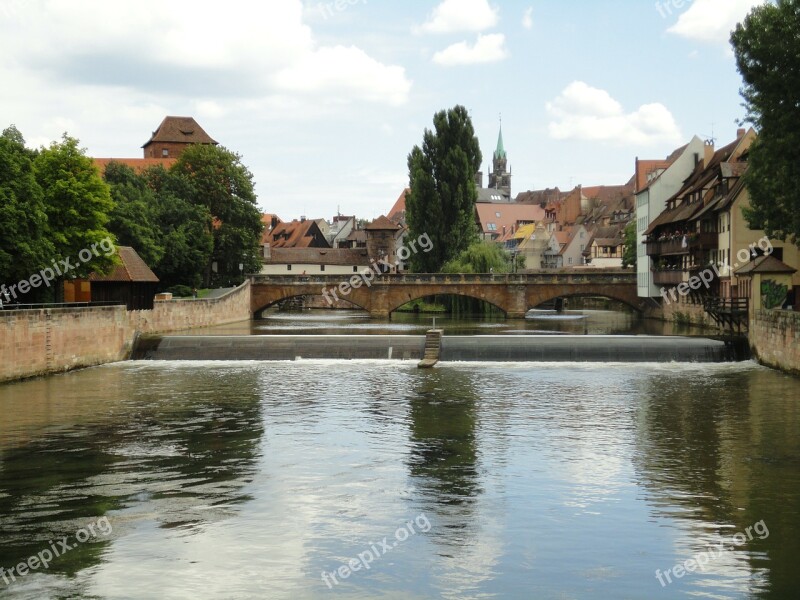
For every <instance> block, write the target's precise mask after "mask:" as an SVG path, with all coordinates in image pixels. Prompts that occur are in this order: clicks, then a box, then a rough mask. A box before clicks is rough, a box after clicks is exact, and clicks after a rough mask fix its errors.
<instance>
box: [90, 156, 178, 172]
mask: <svg viewBox="0 0 800 600" xmlns="http://www.w3.org/2000/svg"><path fill="white" fill-rule="evenodd" d="M92 160H93V161H94V166H95V167H97V170H98V171H100V175H103V174H104V173H105V172H106V167H107V166H108V164H109V163H111V162H116V163H120V164H123V165H127V166H129V167H130V168H131V169H133V170H134V171H136V172H137V173H141V172H142V171H145V170H146V169H149V168H150V167H157V166H159V165H161V166H162V167H164V168H165V169H169V168H170V167H171V166H172V165H174V164H175V161H176V160H177V159H175V158H93V159H92Z"/></svg>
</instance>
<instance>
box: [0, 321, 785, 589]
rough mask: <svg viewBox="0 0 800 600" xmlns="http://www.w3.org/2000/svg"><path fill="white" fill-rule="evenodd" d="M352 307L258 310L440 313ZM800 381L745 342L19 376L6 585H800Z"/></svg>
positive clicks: (10, 452) (6, 462) (9, 469)
mask: <svg viewBox="0 0 800 600" xmlns="http://www.w3.org/2000/svg"><path fill="white" fill-rule="evenodd" d="M543 316H544V315H543ZM571 316H572V317H574V315H566V317H571ZM334 317H335V315H299V316H286V315H276V316H275V318H274V319H272V320H268V321H266V322H257V323H254V324H252V325H248V326H247V327H248V328H249V329H251V330H252V332H254V333H262V334H264V333H268V332H269V331H270V330H271V331H274V332H282V329H283V328H284V326H287V323H288V325H289V326H290V327H292V328H293V330H294V329H296V328H297V327H299V325H298V323H306V324H308V325H309V328H311V329H314V330H318V329H320V325H319V322H320V319H322V320H325V319H327V320H328V321H329V322H328V323H327V327H328V328H329V329H330V328H332V329H333V330H335V331H337V332H338V333H342V331H341V330H342V329H345V330H348V331H352V330H355V331H353V332H358V330H359V329H363V328H365V327H366V328H367V329H377V330H379V331H384V330H385V329H386V328H389V330H390V331H391V332H392V333H398V331H397V330H396V328H398V327H400V328H403V327H410V328H412V329H414V328H416V327H422V326H425V325H426V323H427V322H429V321H428V319H429V318H428V317H413V316H410V317H409V319H410V320H407V319H406V318H404V317H401V318H400V319H399V320H398V319H396V320H393V321H391V322H387V323H383V324H377V325H375V324H371V323H369V322H365V321H362V320H360V319H359V318H356V319H343V320H342V318H341V317H336V318H337V319H339V321H334ZM415 318H416V319H425V320H423V321H416V322H415V321H414V319H415ZM597 318H599V319H600V320H603V319H604V318H605V317H603V316H602V315H601V316H600V317H597ZM597 318H594V319H592V320H593V321H596V320H597ZM609 318H611V319H612V320H614V319H615V318H616V317H609ZM570 320H572V321H578V320H579V319H569V318H564V319H563V320H559V319H557V318H554V317H550V318H546V319H544V322H548V321H550V323H549V324H547V325H545V326H544V327H542V324H541V322H539V323H536V322H532V323H531V324H527V325H523V326H522V328H520V325H519V324H518V323H517V324H513V323H511V324H503V326H502V327H497V326H496V327H491V328H490V327H488V325H490V324H487V323H481V322H472V323H471V324H468V323H459V322H453V323H451V325H452V328H454V329H461V330H463V331H464V332H465V333H467V332H472V331H474V330H480V329H484V328H489V329H492V330H497V329H501V330H503V331H507V332H509V333H510V334H513V332H514V331H519V330H520V329H524V330H527V329H526V328H527V327H531V328H534V329H536V330H543V329H544V330H549V331H552V332H554V331H555V330H558V329H559V328H561V327H566V328H567V329H569V327H573V326H576V325H575V323H572V324H571V325H564V323H568V322H569V321H570ZM553 323H560V325H554V324H553ZM581 325H583V326H584V327H585V326H587V324H586V323H583V324H581ZM581 325H578V327H580V326H581ZM588 326H589V327H590V329H591V328H595V327H597V328H601V327H600V325H598V324H597V323H596V322H594V323H590V324H588ZM634 326H635V327H639V325H635V324H634ZM264 328H266V330H265V329H264ZM225 329H226V328H223V331H224V330H225ZM227 329H228V330H231V329H236V328H227ZM413 332H416V331H413ZM571 332H573V333H574V331H571ZM217 333H220V332H219V331H218V332H217ZM295 333H297V331H295ZM492 333H496V331H492ZM600 333H606V332H605V331H601V332H600ZM798 383H799V382H798V380H797V379H796V378H792V377H789V376H786V375H783V374H780V373H778V372H775V371H770V370H768V369H765V368H762V367H759V366H757V365H756V364H754V363H752V362H745V363H725V364H711V365H709V364H702V365H700V364H674V363H664V364H649V363H646V364H641V363H639V364H636V365H626V364H579V363H558V364H555V363H536V364H520V363H507V364H493V363H470V364H458V363H449V364H448V363H442V364H440V365H439V366H438V367H437V368H436V369H433V370H420V369H417V368H416V366H415V365H414V364H411V363H409V362H402V361H352V362H348V361H296V362H278V363H262V362H182V361H179V362H129V363H122V364H116V365H109V366H104V367H98V368H92V369H85V370H82V371H77V372H73V373H68V374H65V375H59V376H53V377H47V378H42V379H35V380H30V381H24V382H19V383H14V384H9V385H3V386H0V411H2V416H1V417H0V567H3V568H4V571H2V572H0V598H14V599H31V600H33V599H40V598H59V599H61V598H64V599H66V598H81V599H84V598H85V599H128V598H154V599H162V598H166V599H195V598H213V599H217V598H222V599H236V600H238V599H249V598H267V599H273V598H274V599H283V598H286V599H305V598H328V597H330V598H353V599H372V598H409V599H412V598H413V599H423V598H448V599H471V598H475V599H478V598H480V599H486V598H498V599H501V598H523V599H527V598H536V599H540V598H543V599H551V598H552V599H565V598H570V599H571V598H576V599H577V598H581V599H583V598H586V599H607V598H631V599H642V598H683V597H687V598H688V597H704V598H765V599H766V598H769V599H783V598H786V599H790V598H796V597H797V593H798V590H800V572H798V569H797V564H798V559H800V439H799V438H798V432H800V397H798V389H799V387H798ZM90 529H91V531H90ZM81 532H82V533H81ZM737 534H739V535H738V536H737ZM734 536H736V537H734ZM81 537H83V538H85V539H84V541H83V542H80V541H78V540H79V539H80V538H81ZM62 538H66V542H67V543H68V544H69V546H70V549H69V550H64V547H63V546H60V545H59V544H58V543H57V541H58V540H60V539H62ZM720 543H721V544H722V546H721V547H720V546H719V544H720ZM48 549H51V552H54V551H55V550H60V551H61V556H59V557H57V558H54V559H53V560H52V561H48V562H49V564H48V566H47V567H46V568H45V567H44V566H43V565H41V564H38V566H37V568H33V567H30V566H29V568H28V569H27V570H28V571H30V572H29V573H27V574H25V575H24V576H23V575H21V574H20V570H21V571H25V570H26V569H25V568H22V569H19V567H18V565H19V564H20V563H22V562H23V561H26V562H28V563H29V564H30V562H31V561H29V558H31V557H39V558H41V557H44V558H47V555H46V554H43V552H44V551H45V550H48ZM687 561H694V562H687ZM39 562H41V561H39ZM33 563H34V564H35V563H36V561H33ZM698 564H699V565H700V567H701V568H697V567H698ZM692 565H694V566H695V567H696V568H695V569H693V570H687V569H688V568H689V567H691V566H692ZM676 566H677V568H676ZM12 569H13V571H12V573H13V574H14V576H15V577H14V578H13V579H12V577H11V575H9V571H10V570H12ZM665 573H666V574H667V575H665ZM4 574H5V577H6V578H7V579H8V580H9V583H10V584H8V585H7V584H6V582H4V581H3V576H4ZM658 574H660V579H659V576H658Z"/></svg>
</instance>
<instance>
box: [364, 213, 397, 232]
mask: <svg viewBox="0 0 800 600" xmlns="http://www.w3.org/2000/svg"><path fill="white" fill-rule="evenodd" d="M364 229H366V230H367V231H397V230H398V229H400V226H399V225H398V224H397V223H393V222H392V221H390V220H389V219H387V218H386V217H384V216H383V215H381V216H380V217H378V218H377V219H375V220H374V221H373V222H372V223H370V224H369V225H367V226H366V227H364Z"/></svg>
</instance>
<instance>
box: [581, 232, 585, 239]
mask: <svg viewBox="0 0 800 600" xmlns="http://www.w3.org/2000/svg"><path fill="white" fill-rule="evenodd" d="M584 235H586V232H585V231H581V239H583V237H584Z"/></svg>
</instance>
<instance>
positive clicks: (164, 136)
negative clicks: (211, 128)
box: [142, 117, 217, 148]
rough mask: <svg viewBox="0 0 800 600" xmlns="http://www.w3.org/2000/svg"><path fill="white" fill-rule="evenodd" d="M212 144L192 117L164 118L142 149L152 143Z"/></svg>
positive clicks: (215, 143) (214, 142) (213, 141)
mask: <svg viewBox="0 0 800 600" xmlns="http://www.w3.org/2000/svg"><path fill="white" fill-rule="evenodd" d="M170 142H172V143H179V144H213V145H215V146H216V145H217V142H216V141H215V140H213V139H212V138H211V136H210V135H208V134H207V133H206V132H205V130H204V129H203V128H202V127H200V125H199V124H198V123H197V121H195V120H194V117H164V120H163V121H161V125H159V126H158V129H156V130H155V131H154V132H153V135H152V136H151V137H150V139H149V140H148V141H147V143H145V145H144V146H142V148H146V147H147V146H149V145H150V144H154V143H170Z"/></svg>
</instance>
